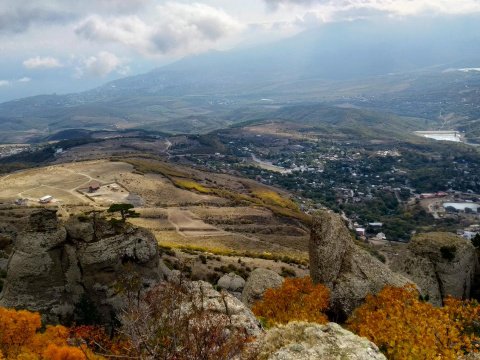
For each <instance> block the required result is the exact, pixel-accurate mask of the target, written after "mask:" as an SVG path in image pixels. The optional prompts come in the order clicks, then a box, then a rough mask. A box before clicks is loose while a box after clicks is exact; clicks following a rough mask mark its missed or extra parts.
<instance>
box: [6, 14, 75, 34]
mask: <svg viewBox="0 0 480 360" xmlns="http://www.w3.org/2000/svg"><path fill="white" fill-rule="evenodd" d="M71 18H72V14H71V13H70V12H68V11H62V12H59V11H56V10H53V9H48V8H39V7H31V8H22V7H17V8H14V7H12V8H10V9H8V10H5V11H1V9H0V34H9V33H21V32H24V31H26V30H28V29H29V28H30V26H31V25H32V24H37V23H43V24H52V23H65V22H66V21H68V20H69V19H71Z"/></svg>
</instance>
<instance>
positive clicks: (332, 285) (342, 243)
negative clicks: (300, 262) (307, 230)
mask: <svg viewBox="0 0 480 360" xmlns="http://www.w3.org/2000/svg"><path fill="white" fill-rule="evenodd" d="M309 253H310V275H311V277H312V280H313V281H314V283H317V284H326V286H327V287H328V288H329V289H330V297H331V301H330V310H331V311H332V312H333V314H334V315H335V316H336V317H337V318H338V319H339V320H345V319H346V318H348V317H349V316H350V315H351V314H352V312H353V310H355V309H356V308H357V307H359V306H360V305H361V304H362V303H363V302H364V301H365V296H366V295H367V294H376V293H378V292H379V291H381V290H382V288H383V286H384V285H395V286H403V285H405V284H408V283H413V282H412V281H411V280H409V279H407V278H405V277H404V276H402V275H400V274H397V273H394V272H393V271H392V270H390V269H389V268H388V267H387V266H386V265H385V264H383V263H382V262H380V261H379V260H377V259H376V258H374V257H373V256H371V255H370V254H369V253H368V252H366V251H365V250H363V249H361V248H360V247H358V246H357V245H355V244H354V242H353V240H352V236H351V234H350V232H349V231H348V229H347V227H346V226H345V224H344V222H343V220H342V218H341V217H340V216H338V215H336V214H334V213H332V212H328V211H325V210H324V211H319V212H317V213H316V214H315V215H314V217H313V223H312V231H311V236H310V243H309Z"/></svg>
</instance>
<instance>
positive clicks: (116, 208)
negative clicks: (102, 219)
mask: <svg viewBox="0 0 480 360" xmlns="http://www.w3.org/2000/svg"><path fill="white" fill-rule="evenodd" d="M133 208H134V206H133V205H132V204H112V205H110V207H109V208H108V210H107V211H108V212H109V213H116V212H119V213H120V215H121V217H122V222H125V221H126V220H127V218H133V217H138V216H140V214H139V213H137V212H135V211H133V210H130V209H133Z"/></svg>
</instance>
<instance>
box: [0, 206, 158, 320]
mask: <svg viewBox="0 0 480 360" xmlns="http://www.w3.org/2000/svg"><path fill="white" fill-rule="evenodd" d="M18 230H19V231H18V234H17V236H16V239H15V241H14V245H13V251H12V253H11V255H10V257H9V260H8V263H7V278H6V281H5V285H4V289H3V291H2V293H1V294H0V306H2V307H6V308H24V309H28V310H30V311H38V312H40V313H41V314H42V315H43V316H44V318H45V319H46V320H47V321H48V322H58V321H62V320H65V319H68V317H69V316H71V314H72V312H73V309H74V304H75V303H76V302H77V301H78V300H79V299H80V296H81V294H83V293H86V294H87V295H88V296H89V297H90V298H91V299H92V300H93V301H94V302H95V303H96V305H97V307H98V309H99V311H100V313H101V314H102V315H103V316H104V317H106V318H107V317H108V316H109V314H110V311H112V310H115V309H118V308H120V307H121V306H122V305H123V304H122V301H121V299H120V297H119V296H117V293H116V291H115V290H114V288H113V283H114V282H115V281H116V280H117V279H118V277H119V276H121V275H124V274H126V273H128V272H129V271H132V272H134V273H139V274H140V276H141V278H142V281H143V284H142V286H143V288H144V289H145V290H148V289H149V288H151V287H152V286H154V285H156V284H158V283H159V282H160V281H161V280H162V279H163V277H164V275H165V274H164V270H163V268H162V266H161V265H162V264H160V261H159V256H158V245H157V241H156V239H155V237H154V236H153V234H152V233H151V232H150V231H148V230H146V229H141V228H137V227H133V226H129V225H126V226H125V227H124V228H123V229H121V230H120V231H119V230H118V229H115V228H113V227H111V226H110V225H109V224H108V223H106V222H105V221H102V220H97V221H93V219H89V220H84V222H81V221H79V220H78V219H77V218H75V217H72V218H70V219H69V221H68V222H67V223H66V224H65V225H59V223H58V220H57V217H56V211H54V210H45V209H44V210H39V211H35V212H33V213H32V214H31V215H30V216H29V217H28V219H23V220H22V221H20V222H19V226H18Z"/></svg>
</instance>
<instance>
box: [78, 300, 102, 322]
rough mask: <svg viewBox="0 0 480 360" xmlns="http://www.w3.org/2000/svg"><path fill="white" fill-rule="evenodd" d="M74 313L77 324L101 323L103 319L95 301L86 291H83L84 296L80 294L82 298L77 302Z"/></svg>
mask: <svg viewBox="0 0 480 360" xmlns="http://www.w3.org/2000/svg"><path fill="white" fill-rule="evenodd" d="M73 315H74V317H75V323H76V324H77V325H96V324H100V321H101V320H102V319H101V315H100V313H99V312H98V310H97V307H96V306H95V304H94V302H93V301H92V300H91V299H90V298H89V297H88V295H87V294H85V293H83V294H82V296H80V300H78V302H77V303H75V308H74V309H73Z"/></svg>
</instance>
